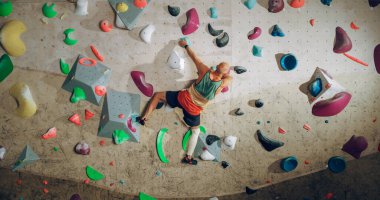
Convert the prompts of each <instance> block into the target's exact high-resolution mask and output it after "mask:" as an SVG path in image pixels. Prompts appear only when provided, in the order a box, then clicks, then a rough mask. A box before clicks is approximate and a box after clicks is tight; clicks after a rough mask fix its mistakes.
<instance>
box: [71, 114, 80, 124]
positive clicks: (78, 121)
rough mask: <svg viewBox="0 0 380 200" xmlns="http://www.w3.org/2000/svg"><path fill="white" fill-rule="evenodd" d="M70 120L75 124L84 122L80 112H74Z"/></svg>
mask: <svg viewBox="0 0 380 200" xmlns="http://www.w3.org/2000/svg"><path fill="white" fill-rule="evenodd" d="M69 121H70V122H72V123H74V124H75V125H78V126H82V123H81V122H80V117H79V115H78V114H73V115H72V116H71V117H70V118H69Z"/></svg>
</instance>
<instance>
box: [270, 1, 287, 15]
mask: <svg viewBox="0 0 380 200" xmlns="http://www.w3.org/2000/svg"><path fill="white" fill-rule="evenodd" d="M284 6H285V3H284V0H269V1H268V11H269V12H271V13H278V12H280V11H281V10H283V9H284Z"/></svg>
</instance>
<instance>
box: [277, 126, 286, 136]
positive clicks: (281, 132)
mask: <svg viewBox="0 0 380 200" xmlns="http://www.w3.org/2000/svg"><path fill="white" fill-rule="evenodd" d="M278 133H280V134H285V133H286V131H285V130H284V129H282V128H281V127H278Z"/></svg>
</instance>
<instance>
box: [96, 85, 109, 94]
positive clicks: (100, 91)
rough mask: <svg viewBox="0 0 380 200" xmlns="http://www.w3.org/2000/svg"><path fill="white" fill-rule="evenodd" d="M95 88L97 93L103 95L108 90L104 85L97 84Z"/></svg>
mask: <svg viewBox="0 0 380 200" xmlns="http://www.w3.org/2000/svg"><path fill="white" fill-rule="evenodd" d="M94 90H95V94H96V95H98V96H101V97H102V96H104V95H105V94H106V92H107V88H106V87H104V86H102V85H97V86H95V89H94Z"/></svg>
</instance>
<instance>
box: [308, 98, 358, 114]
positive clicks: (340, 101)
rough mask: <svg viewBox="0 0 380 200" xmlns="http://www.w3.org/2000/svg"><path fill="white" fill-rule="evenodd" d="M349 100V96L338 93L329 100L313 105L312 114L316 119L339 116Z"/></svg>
mask: <svg viewBox="0 0 380 200" xmlns="http://www.w3.org/2000/svg"><path fill="white" fill-rule="evenodd" d="M350 100H351V94H350V93H348V92H340V93H338V94H336V95H334V96H333V97H332V98H331V99H326V100H322V101H319V102H317V103H316V104H314V105H313V108H312V111H311V112H312V113H313V115H315V116H318V117H330V116H333V115H337V114H339V113H340V112H341V111H343V109H344V108H345V107H346V106H347V105H348V103H349V102H350Z"/></svg>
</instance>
